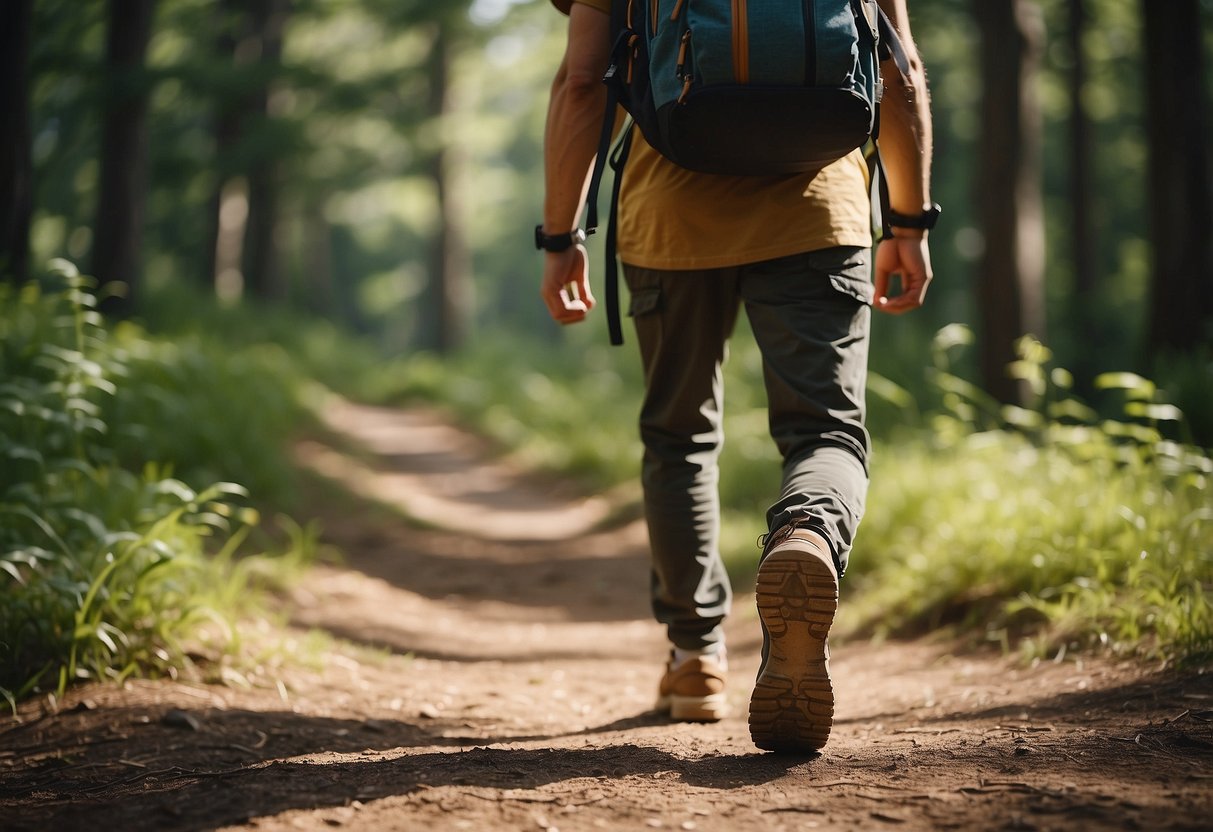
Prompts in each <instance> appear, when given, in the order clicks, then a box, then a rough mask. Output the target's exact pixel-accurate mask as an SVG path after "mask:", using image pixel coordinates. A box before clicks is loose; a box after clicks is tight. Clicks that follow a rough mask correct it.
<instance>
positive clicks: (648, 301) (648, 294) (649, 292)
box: [628, 286, 661, 318]
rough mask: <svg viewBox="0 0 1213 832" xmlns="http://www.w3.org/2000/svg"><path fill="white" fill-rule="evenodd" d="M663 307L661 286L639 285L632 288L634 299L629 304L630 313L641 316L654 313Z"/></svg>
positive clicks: (634, 316)
mask: <svg viewBox="0 0 1213 832" xmlns="http://www.w3.org/2000/svg"><path fill="white" fill-rule="evenodd" d="M660 308H661V288H660V287H659V286H646V287H643V288H640V287H637V288H635V289H633V290H632V300H631V302H630V303H629V304H628V315H630V316H631V317H633V318H639V317H642V316H644V315H649V314H652V313H653V312H656V311H658V310H659V309H660Z"/></svg>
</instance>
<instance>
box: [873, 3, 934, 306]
mask: <svg viewBox="0 0 1213 832" xmlns="http://www.w3.org/2000/svg"><path fill="white" fill-rule="evenodd" d="M878 2H879V4H880V7H881V8H882V9H883V10H884V12H885V14H887V15H888V17H889V19H890V20H891V21H892V23H893V27H894V28H895V29H896V30H897V34H898V36H899V39H900V40H901V44H902V46H903V47H904V49H905V52H906V57H907V58H908V59H909V62H910V73H909V75H902V73H901V71H900V70H898V69H897V67H896V65H895V64H894V63H893V62H892V61H886V62H885V64H884V71H885V72H884V76H885V77H884V82H885V90H884V98H883V100H882V102H881V105H880V138H879V139H878V144H879V147H880V160H881V164H882V165H883V166H884V170H885V174H886V178H887V180H888V187H889V206H890V207H891V208H892V209H893V211H894V212H896V213H898V214H902V215H905V216H912V217H913V216H918V215H919V214H921V213H923V212H924V211H925V210H927V209H928V208H929V207H930V205H931V107H930V95H929V94H928V91H927V78H926V72H925V71H924V70H923V66H922V60H921V58H920V57H919V55H918V49H917V47H916V46H915V45H914V38H913V35H912V34H911V32H910V19H909V14H908V13H907V11H906V0H878ZM893 235H894V236H893V238H892V239H885V240H882V241H881V243H880V246H879V247H878V248H877V250H876V273H875V289H876V308H877V309H879V310H881V311H884V312H889V313H892V314H901V313H903V312H908V311H910V310H911V309H916V308H918V307H919V306H922V303H923V300H924V299H925V298H926V294H927V288H928V287H929V286H930V283H931V278H932V276H933V274H932V271H931V252H930V249H929V248H928V244H927V232H926V231H925V230H924V229H913V228H899V227H896V226H895V227H894V229H893ZM894 274H899V275H900V276H901V291H900V292H899V293H898V294H896V295H892V296H890V295H889V284H890V278H891V277H892V275H894Z"/></svg>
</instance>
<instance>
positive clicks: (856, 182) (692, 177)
mask: <svg viewBox="0 0 1213 832" xmlns="http://www.w3.org/2000/svg"><path fill="white" fill-rule="evenodd" d="M574 2H577V3H585V4H586V5H588V6H592V7H593V8H596V9H599V10H600V11H603V12H608V13H609V11H610V3H611V0H552V3H553V4H554V5H555V6H556V8H558V9H560V10H561V11H563V12H566V13H567V12H568V10H569V8H570V6H571V5H572V3H574ZM604 189H605V186H604ZM871 222H872V221H871V202H870V199H869V190H868V169H867V164H866V163H865V162H864V159H863V154H862V153H861V152H860V151H859V150H855V151H853V152H852V153H851V154H849V155H848V156H846V157H844V158H842V159H839V160H838V161H837V162H834V163H833V164H831V165H829V166H827V167H826V168H824V169H822V170H821V171H819V172H818V173H816V174H797V175H793V176H720V175H716V174H707V173H697V172H694V171H689V170H687V169H686V168H682V167H679V166H678V165H675V164H674V163H673V162H671V161H669V160H668V159H666V158H665V157H664V156H662V155H661V154H660V153H658V152H657V151H655V150H653V148H652V147H651V146H650V145H649V144H648V142H646V141H645V140H644V137H643V136H642V135H641V133H640V130H639V129H636V132H635V136H634V137H633V142H632V152H631V156H630V157H629V159H628V162H627V165H626V166H625V168H624V177H623V186H622V190H621V193H620V197H619V235H618V239H619V256H620V257H621V258H622V259H623V261H624V262H625V263H631V264H632V265H635V266H640V267H642V268H649V269H714V268H721V267H725V266H738V265H742V264H744V263H756V262H760V261H762V260H770V259H773V258H776V257H786V256H788V255H792V254H800V253H802V252H805V251H815V250H817V249H822V248H830V247H832V246H861V247H867V246H870V245H872V225H871Z"/></svg>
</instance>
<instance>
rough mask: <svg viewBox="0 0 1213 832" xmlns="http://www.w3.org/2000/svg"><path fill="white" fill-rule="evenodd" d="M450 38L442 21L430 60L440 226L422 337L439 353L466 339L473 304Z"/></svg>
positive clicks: (431, 168) (434, 174)
mask: <svg viewBox="0 0 1213 832" xmlns="http://www.w3.org/2000/svg"><path fill="white" fill-rule="evenodd" d="M451 53H452V49H451V38H450V33H449V32H448V31H447V25H446V24H445V23H442V22H440V23H439V24H437V28H436V30H435V34H434V42H433V45H432V47H431V54H430V62H429V82H430V96H429V115H430V119H431V123H432V124H433V125H434V126H435V127H436V131H435V132H436V139H435V141H434V148H433V152H432V155H431V156H430V161H429V175H430V178H431V180H432V181H433V184H434V194H435V199H436V200H437V212H438V226H437V228H436V229H435V232H434V237H433V238H432V240H431V243H430V254H429V258H428V259H429V268H428V272H429V286H428V290H427V292H426V305H427V307H428V310H427V311H428V313H429V314H427V315H425V316H423V317H424V318H425V319H427V320H423V322H422V327H423V334H422V340H423V342H424V343H425V345H426V346H428V347H430V348H432V349H435V350H437V351H438V352H440V353H444V354H446V353H450V352H453V351H454V350H457V349H458V348H459V347H460V346H462V345H463V343H464V342H465V341H466V339H467V327H468V319H469V317H470V308H469V304H470V302H471V294H472V293H471V289H470V285H469V283H470V281H469V276H470V274H469V273H470V270H471V266H470V263H471V258H470V257H469V255H468V252H467V246H466V242H465V236H464V233H463V211H462V206H461V204H460V201H459V188H458V184H457V180H458V168H459V157H458V153H459V151H458V144H457V143H455V142H453V141H451V137H450V128H449V120H450V118H451V114H452V110H453V108H452V106H451V72H450V67H451V58H452V54H451Z"/></svg>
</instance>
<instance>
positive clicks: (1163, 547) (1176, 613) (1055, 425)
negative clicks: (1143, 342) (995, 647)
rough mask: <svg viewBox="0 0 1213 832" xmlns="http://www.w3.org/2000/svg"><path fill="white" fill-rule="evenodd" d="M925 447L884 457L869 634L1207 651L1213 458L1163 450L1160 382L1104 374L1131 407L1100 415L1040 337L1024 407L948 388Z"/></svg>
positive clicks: (942, 354) (1021, 368)
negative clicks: (942, 634)
mask: <svg viewBox="0 0 1213 832" xmlns="http://www.w3.org/2000/svg"><path fill="white" fill-rule="evenodd" d="M967 340H969V336H968V333H967V331H965V330H963V329H955V328H952V329H948V330H944V331H942V332H941V333H940V337H939V338H938V339H937V342H936V350H935V353H936V360H935V362H934V364H935V366H934V370H933V381H934V383H935V384H936V385H937V387H938V388H939V389H940V390H941V391H943V395H942V402H943V409H942V410H940V411H939V412H937V413H935V414H933V416H932V417H931V420H930V426H931V429H930V432H929V433H928V434H925V435H923V434H917V435H914V434H906V435H904V436H902V437H900V438H898V439H894V440H893V441H889V442H886V443H884V445H883V447H882V448H881V452H880V454H879V456H878V458H877V460H876V462H875V464H874V467H873V484H872V490H871V493H870V496H869V509H868V516H867V519H866V520H865V522H864V525H863V528H862V531H861V533H860V538H859V548H858V550H857V551H858V552H859V556H858V557H857V558H856V559H855V560H854V561H853V562H854V564H855V566H854V569H853V573H852V574H853V577H854V582H853V587H852V592H853V594H854V596H855V603H854V609H853V610H851V611H850V617H849V618H848V621H849V622H850V623H851V626H852V627H853V628H854V629H856V630H858V631H868V632H876V633H882V634H899V633H915V632H921V631H923V630H926V629H931V628H935V627H939V626H941V625H949V626H950V627H954V628H957V629H959V631H960V632H965V633H968V634H970V635H972V636H975V637H976V638H978V639H982V640H990V641H995V642H998V643H1001V644H1003V645H1004V646H1008V647H1009V646H1011V645H1014V644H1018V645H1019V646H1020V647H1022V649H1024V650H1025V651H1026V652H1027V653H1028V654H1030V655H1033V656H1039V655H1045V654H1053V655H1056V654H1057V653H1059V652H1064V651H1067V650H1071V649H1084V648H1092V647H1102V648H1106V649H1109V650H1112V651H1114V652H1117V653H1139V654H1144V655H1149V656H1155V657H1162V658H1185V657H1186V658H1191V659H1197V658H1202V657H1205V658H1207V657H1209V656H1210V655H1213V606H1211V599H1213V594H1211V593H1213V523H1211V522H1210V521H1213V499H1211V497H1210V490H1209V489H1210V485H1211V483H1213V458H1211V457H1210V456H1209V455H1208V453H1207V452H1205V451H1203V450H1201V449H1199V448H1197V447H1195V446H1192V445H1189V444H1183V443H1181V442H1177V441H1175V440H1174V439H1170V438H1167V437H1168V436H1169V435H1171V436H1173V435H1178V434H1182V414H1180V412H1179V411H1178V410H1177V409H1176V408H1175V407H1173V406H1172V405H1170V404H1167V403H1166V402H1165V401H1163V400H1162V399H1161V394H1160V392H1159V390H1158V389H1157V388H1156V387H1155V386H1154V385H1153V384H1152V383H1151V382H1149V381H1148V380H1146V379H1143V378H1141V377H1138V376H1135V375H1132V374H1128V373H1108V374H1105V375H1103V376H1101V377H1099V378H1098V379H1097V381H1096V384H1097V386H1098V387H1099V388H1101V389H1103V390H1105V391H1109V392H1112V393H1115V394H1116V395H1118V396H1119V397H1120V399H1121V401H1122V406H1121V411H1122V413H1121V416H1120V417H1119V418H1116V419H1106V418H1101V417H1100V416H1099V415H1098V414H1097V413H1096V411H1095V410H1093V409H1092V408H1090V407H1089V406H1087V405H1086V404H1084V403H1083V402H1081V401H1079V400H1078V399H1077V398H1076V397H1075V396H1074V395H1073V393H1072V390H1071V386H1072V382H1071V379H1070V377H1069V374H1068V373H1066V372H1065V370H1064V369H1061V368H1057V367H1054V366H1051V364H1050V362H1051V360H1052V356H1051V354H1050V353H1049V351H1048V350H1047V349H1046V348H1045V347H1043V346H1042V345H1041V344H1039V343H1036V342H1034V341H1032V340H1030V339H1025V340H1023V341H1022V342H1021V343H1020V347H1019V350H1020V355H1021V358H1020V360H1019V361H1017V362H1016V363H1015V364H1014V365H1013V366H1012V367H1011V368H1010V370H1011V372H1012V373H1013V374H1015V375H1016V376H1017V377H1019V378H1020V379H1021V380H1022V381H1023V382H1024V383H1025V384H1026V385H1027V387H1028V389H1029V390H1030V391H1031V398H1032V403H1031V406H1030V407H1025V408H1019V407H1003V406H1000V405H998V404H997V403H996V402H993V401H992V400H990V399H989V398H988V397H986V396H985V395H984V394H983V393H981V392H980V391H979V390H977V389H976V388H974V387H973V386H971V385H970V384H968V383H967V382H965V381H964V380H962V379H961V378H959V377H957V376H955V375H952V374H951V373H950V372H949V370H948V360H947V356H946V353H947V351H948V349H949V347H954V346H957V345H960V344H963V343H964V342H966V341H967Z"/></svg>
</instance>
